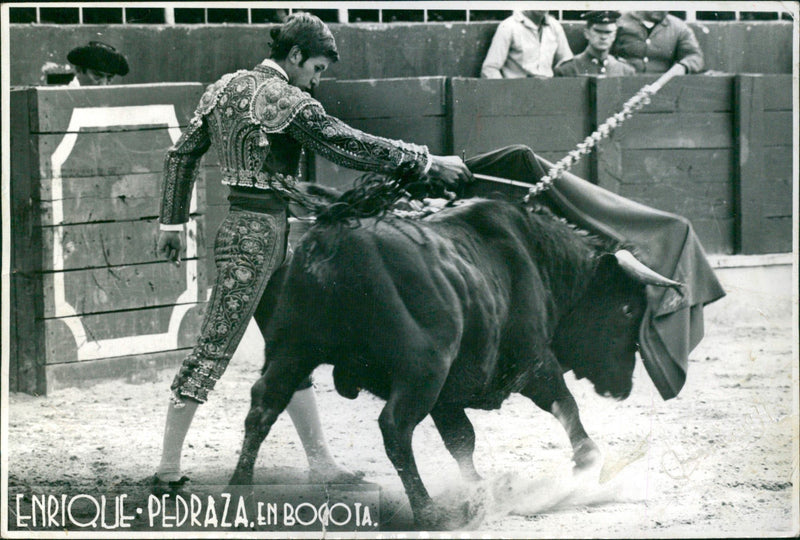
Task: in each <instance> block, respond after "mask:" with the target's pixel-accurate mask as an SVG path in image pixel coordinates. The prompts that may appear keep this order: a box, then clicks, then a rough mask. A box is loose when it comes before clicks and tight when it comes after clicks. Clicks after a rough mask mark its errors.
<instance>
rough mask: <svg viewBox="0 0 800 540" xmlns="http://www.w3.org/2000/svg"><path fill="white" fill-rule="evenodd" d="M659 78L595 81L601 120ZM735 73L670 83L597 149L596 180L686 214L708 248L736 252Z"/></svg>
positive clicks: (603, 185)
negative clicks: (734, 178) (734, 179)
mask: <svg viewBox="0 0 800 540" xmlns="http://www.w3.org/2000/svg"><path fill="white" fill-rule="evenodd" d="M653 80H655V77H633V78H627V77H626V78H611V79H598V80H597V81H596V100H597V101H596V108H595V114H596V116H597V117H598V118H606V117H608V116H611V115H612V114H614V113H615V112H617V111H618V110H619V109H620V108H621V107H622V104H623V103H624V101H625V100H627V99H628V98H629V97H630V96H632V95H633V94H634V93H636V91H637V90H639V89H640V88H641V87H642V86H643V85H644V84H646V83H649V82H652V81H653ZM733 107H734V103H733V77H732V76H720V77H711V76H689V77H680V78H678V79H675V80H673V81H671V82H670V83H668V84H667V85H666V86H665V87H664V88H662V89H661V91H660V92H659V93H658V94H656V95H655V96H653V99H652V102H651V103H650V105H648V106H646V107H645V108H644V109H643V110H642V111H640V112H639V113H637V114H635V115H634V116H632V117H631V118H630V119H629V120H627V121H626V122H625V123H624V124H623V125H622V126H621V127H620V128H618V129H617V130H616V131H615V132H614V133H613V134H612V136H611V137H610V138H609V139H607V140H605V141H603V142H602V143H601V145H600V147H599V151H598V152H596V159H597V177H596V181H597V183H598V184H599V185H600V186H602V187H604V188H606V189H610V190H611V191H614V192H616V193H619V194H620V195H622V196H624V197H627V198H630V199H633V200H636V201H639V202H641V203H644V204H647V205H648V206H653V207H655V208H658V209H661V210H666V211H668V212H673V213H676V214H680V215H682V216H684V217H687V218H689V220H690V221H691V222H692V225H693V226H694V228H695V231H696V232H697V235H698V237H699V238H700V240H701V242H702V243H703V246H704V247H705V248H706V250H707V251H709V252H711V253H732V252H733V250H734V225H735V224H734V217H735V211H734V210H735V207H734V202H735V201H734V183H733V181H732V178H733V174H734V169H733V155H734V141H733Z"/></svg>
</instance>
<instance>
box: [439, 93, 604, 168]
mask: <svg viewBox="0 0 800 540" xmlns="http://www.w3.org/2000/svg"><path fill="white" fill-rule="evenodd" d="M588 92H589V79H586V78H563V79H553V80H548V81H544V80H537V79H523V80H480V79H460V78H454V79H452V81H451V88H450V96H449V97H448V102H449V103H450V106H451V107H452V111H451V117H452V121H451V126H452V127H451V129H452V135H451V137H452V144H453V149H454V151H455V152H457V153H459V154H460V153H461V152H462V151H464V152H465V153H466V155H467V156H472V155H475V154H478V153H482V152H486V151H489V150H494V149H496V148H499V147H502V146H506V145H510V144H525V145H528V146H530V147H531V148H533V149H534V151H536V152H537V153H542V154H543V153H547V152H563V153H564V154H565V153H566V152H568V151H569V150H572V148H574V146H575V145H576V144H577V143H578V142H580V141H581V140H582V139H583V138H584V137H585V136H586V135H588V133H589V132H590V131H591V118H590V115H589V114H588V106H589V103H588V102H589V100H588ZM562 156H563V154H562Z"/></svg>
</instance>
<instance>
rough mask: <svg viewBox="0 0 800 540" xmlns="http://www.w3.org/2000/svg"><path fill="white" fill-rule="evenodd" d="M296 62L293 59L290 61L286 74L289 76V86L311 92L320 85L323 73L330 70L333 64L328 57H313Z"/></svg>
mask: <svg viewBox="0 0 800 540" xmlns="http://www.w3.org/2000/svg"><path fill="white" fill-rule="evenodd" d="M300 60H301V61H299V62H295V61H294V60H293V59H292V58H290V61H289V69H287V70H286V74H287V75H288V76H289V84H292V85H294V86H297V87H299V88H302V89H303V90H306V91H310V90H312V89H313V88H314V87H316V86H317V85H318V84H319V79H320V77H322V73H323V72H324V71H325V70H326V69H328V66H329V65H330V63H331V60H330V58H328V57H326V56H312V57H310V58H307V59H306V60H305V61H302V59H300Z"/></svg>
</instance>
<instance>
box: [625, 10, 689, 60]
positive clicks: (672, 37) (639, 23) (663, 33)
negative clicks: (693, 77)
mask: <svg viewBox="0 0 800 540" xmlns="http://www.w3.org/2000/svg"><path fill="white" fill-rule="evenodd" d="M611 54H614V55H616V56H618V57H619V58H621V59H623V60H625V61H626V62H628V63H629V64H631V65H632V66H633V67H634V68H635V69H636V72H637V73H664V72H666V71H667V70H670V71H672V72H674V74H676V75H684V74H686V73H699V72H700V71H702V70H703V50H702V49H701V48H700V44H699V43H698V42H697V37H695V35H694V32H692V29H691V28H689V25H687V24H686V23H685V22H683V21H682V20H680V19H679V18H677V17H675V16H673V15H670V14H668V13H667V12H666V11H629V12H627V13H623V14H622V16H621V17H620V18H619V20H617V38H616V39H615V40H614V45H613V46H612V47H611Z"/></svg>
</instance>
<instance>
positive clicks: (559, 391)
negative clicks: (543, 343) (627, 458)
mask: <svg viewBox="0 0 800 540" xmlns="http://www.w3.org/2000/svg"><path fill="white" fill-rule="evenodd" d="M548 357H549V358H550V360H547V361H545V362H542V364H541V367H540V368H538V369H536V370H535V372H534V373H533V376H532V378H531V380H529V381H528V383H527V384H526V385H525V387H524V388H523V389H522V391H521V392H520V393H521V394H522V395H523V396H525V397H527V398H530V399H531V400H532V401H533V402H534V403H536V405H538V406H539V407H540V408H541V409H544V410H545V411H548V412H550V413H551V414H552V415H553V416H555V417H556V418H557V419H558V421H559V422H561V425H562V426H564V430H565V431H566V432H567V436H568V437H569V442H570V444H571V445H572V461H573V462H574V463H575V468H576V469H584V468H587V467H589V466H591V465H593V464H595V463H596V462H597V461H598V460H599V459H600V449H599V448H598V447H597V445H596V444H595V442H594V441H593V440H592V439H591V438H589V435H588V434H587V433H586V430H585V429H584V428H583V424H582V423H581V418H580V414H579V413H578V404H577V403H576V402H575V398H574V397H572V393H570V391H569V388H567V384H566V383H565V382H564V374H563V372H562V370H561V367H560V366H559V365H558V362H557V361H556V359H555V356H552V354H548Z"/></svg>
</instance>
